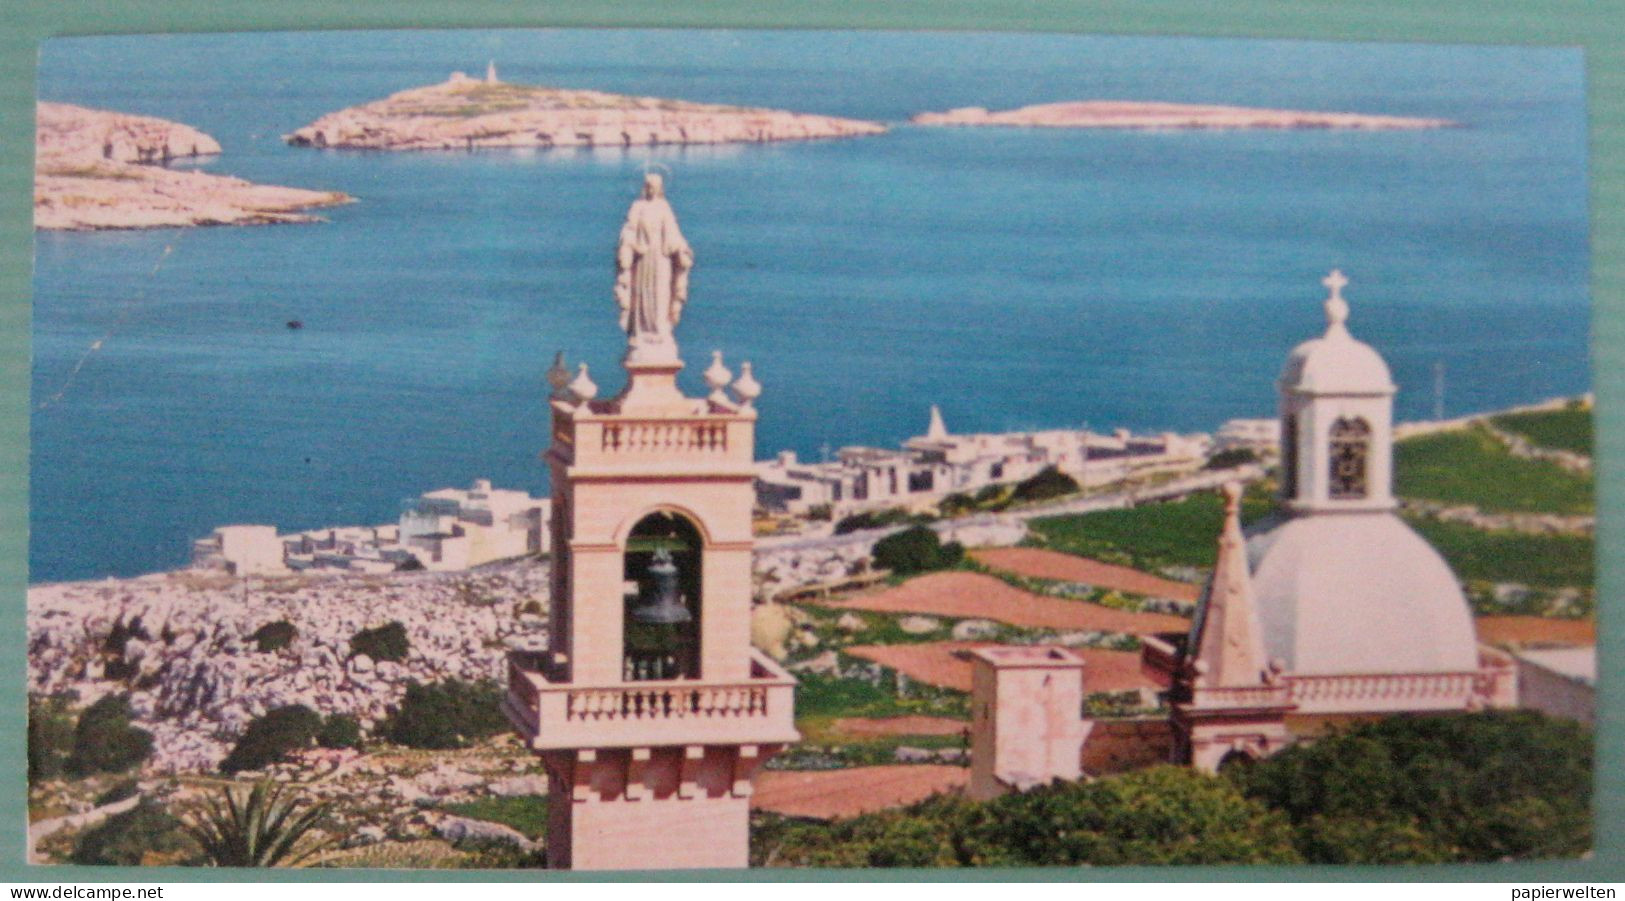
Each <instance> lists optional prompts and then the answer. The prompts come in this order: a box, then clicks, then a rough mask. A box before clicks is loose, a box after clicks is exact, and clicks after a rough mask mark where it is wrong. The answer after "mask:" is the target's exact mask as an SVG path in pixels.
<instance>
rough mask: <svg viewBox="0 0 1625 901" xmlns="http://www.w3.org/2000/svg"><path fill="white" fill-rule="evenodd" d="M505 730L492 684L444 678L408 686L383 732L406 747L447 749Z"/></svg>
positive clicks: (498, 696) (499, 697)
mask: <svg viewBox="0 0 1625 901" xmlns="http://www.w3.org/2000/svg"><path fill="white" fill-rule="evenodd" d="M507 728H508V720H507V718H506V717H504V716H503V715H502V689H501V688H500V687H499V686H498V685H497V684H496V683H495V682H463V681H461V680H457V679H448V680H446V681H444V682H435V683H433V684H430V685H419V684H418V683H416V682H412V683H409V684H408V685H407V686H406V696H405V697H404V698H402V699H401V706H400V707H399V708H398V709H397V710H395V712H394V713H393V714H391V715H390V717H389V720H388V721H387V722H386V723H385V725H384V730H383V731H384V734H385V735H387V736H388V737H389V740H390V741H393V742H395V743H396V744H400V745H405V746H407V747H409V748H429V749H434V750H449V749H453V748H464V747H467V746H468V745H469V743H470V742H473V741H476V740H478V739H481V738H485V737H487V736H491V735H495V734H497V733H498V732H503V731H506V730H507Z"/></svg>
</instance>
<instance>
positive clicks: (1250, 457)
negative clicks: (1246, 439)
mask: <svg viewBox="0 0 1625 901" xmlns="http://www.w3.org/2000/svg"><path fill="white" fill-rule="evenodd" d="M1257 462H1258V454H1255V453H1253V450H1252V448H1248V447H1232V448H1229V449H1227V450H1222V451H1219V452H1218V453H1216V454H1214V455H1213V456H1211V457H1208V458H1207V462H1206V463H1204V464H1202V468H1203V469H1230V468H1232V467H1236V466H1244V465H1246V464H1248V463H1257Z"/></svg>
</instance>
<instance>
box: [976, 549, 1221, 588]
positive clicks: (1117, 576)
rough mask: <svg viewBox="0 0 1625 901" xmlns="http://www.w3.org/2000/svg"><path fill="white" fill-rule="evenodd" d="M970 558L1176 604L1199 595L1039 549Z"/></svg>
mask: <svg viewBox="0 0 1625 901" xmlns="http://www.w3.org/2000/svg"><path fill="white" fill-rule="evenodd" d="M970 555H971V557H972V558H974V559H975V560H976V561H977V562H978V563H981V564H982V565H984V566H988V567H991V568H993V569H1002V570H1004V571H1006V572H1012V573H1015V574H1016V575H1018V576H1029V577H1031V578H1034V579H1055V580H1058V581H1062V582H1082V583H1084V584H1086V585H1095V586H1098V587H1100V588H1110V589H1113V590H1115V591H1127V592H1130V593H1132V594H1148V595H1152V596H1155V597H1159V598H1171V599H1173V600H1176V601H1195V600H1196V597H1197V595H1198V594H1200V593H1201V587H1200V586H1197V585H1192V584H1190V583H1189V582H1175V581H1173V580H1172V579H1164V578H1160V577H1158V576H1153V575H1151V574H1149V573H1143V572H1140V571H1139V570H1137V569H1130V568H1129V567H1127V566H1114V565H1112V564H1110V563H1101V562H1099V561H1098V560H1090V559H1088V558H1087V557H1076V556H1073V555H1072V554H1063V553H1061V552H1060V551H1048V550H1044V549H1042V548H1030V547H1001V548H982V549H979V550H974V551H971V552H970Z"/></svg>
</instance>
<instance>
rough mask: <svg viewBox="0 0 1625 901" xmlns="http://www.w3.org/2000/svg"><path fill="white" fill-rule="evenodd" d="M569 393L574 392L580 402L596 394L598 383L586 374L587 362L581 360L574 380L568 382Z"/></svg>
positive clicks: (590, 398) (584, 401)
mask: <svg viewBox="0 0 1625 901" xmlns="http://www.w3.org/2000/svg"><path fill="white" fill-rule="evenodd" d="M570 393H571V394H574V395H575V396H576V397H577V398H578V399H579V400H580V401H581V402H582V403H586V402H587V401H589V400H592V399H593V398H595V397H597V396H598V384H597V383H596V382H594V381H593V380H592V377H591V376H589V375H587V364H586V363H585V362H583V363H582V364H581V368H580V369H579V370H578V371H577V372H576V377H575V381H573V382H571V383H570Z"/></svg>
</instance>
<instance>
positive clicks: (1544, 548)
mask: <svg viewBox="0 0 1625 901" xmlns="http://www.w3.org/2000/svg"><path fill="white" fill-rule="evenodd" d="M1410 524H1411V526H1412V527H1413V528H1415V529H1416V531H1418V532H1420V533H1421V534H1422V537H1423V538H1426V539H1427V540H1428V543H1429V544H1431V545H1433V547H1434V548H1435V549H1437V550H1438V552H1439V553H1440V554H1442V555H1444V558H1445V560H1447V561H1449V563H1450V567H1451V568H1452V569H1454V570H1455V571H1456V575H1457V577H1459V578H1461V579H1466V580H1480V581H1485V582H1518V583H1521V584H1524V585H1535V586H1540V587H1543V588H1555V587H1568V586H1573V587H1580V588H1585V587H1590V586H1591V585H1592V584H1593V583H1594V582H1595V581H1596V561H1595V557H1596V541H1595V540H1594V539H1593V538H1592V537H1591V536H1590V535H1531V534H1527V533H1523V532H1487V531H1484V530H1483V529H1475V528H1473V527H1472V526H1469V525H1464V524H1461V523H1453V522H1440V521H1439V520H1435V519H1426V518H1421V517H1418V518H1415V519H1411V520H1410Z"/></svg>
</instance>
